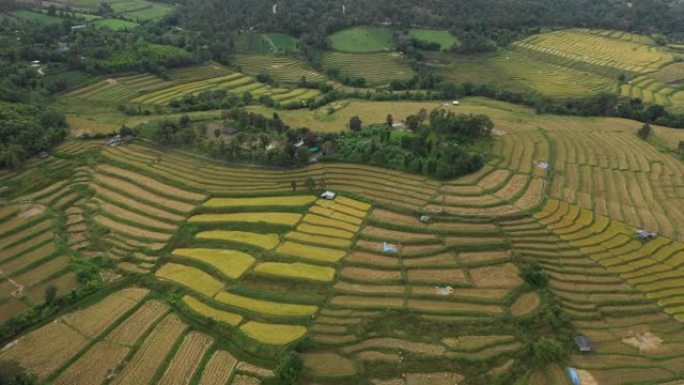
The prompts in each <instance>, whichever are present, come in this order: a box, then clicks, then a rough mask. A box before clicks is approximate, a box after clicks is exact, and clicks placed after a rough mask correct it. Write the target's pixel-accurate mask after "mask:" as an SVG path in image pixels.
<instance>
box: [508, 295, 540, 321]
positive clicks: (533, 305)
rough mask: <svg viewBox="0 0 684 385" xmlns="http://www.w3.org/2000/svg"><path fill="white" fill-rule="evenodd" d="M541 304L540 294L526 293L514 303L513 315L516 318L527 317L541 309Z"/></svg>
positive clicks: (512, 307)
mask: <svg viewBox="0 0 684 385" xmlns="http://www.w3.org/2000/svg"><path fill="white" fill-rule="evenodd" d="M539 303H540V299H539V294H537V293H535V292H532V293H525V294H523V295H521V296H520V297H519V298H518V299H516V300H515V302H513V305H511V313H512V314H513V315H514V316H516V317H522V316H526V315H528V314H530V313H532V312H533V311H535V310H536V309H537V308H538V307H539Z"/></svg>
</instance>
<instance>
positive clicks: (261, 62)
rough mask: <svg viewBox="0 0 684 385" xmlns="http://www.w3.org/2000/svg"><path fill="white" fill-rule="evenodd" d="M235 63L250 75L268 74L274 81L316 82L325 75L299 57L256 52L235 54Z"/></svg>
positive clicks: (291, 82)
mask: <svg viewBox="0 0 684 385" xmlns="http://www.w3.org/2000/svg"><path fill="white" fill-rule="evenodd" d="M235 64H236V65H238V66H240V70H242V72H244V73H246V74H247V75H250V76H257V75H259V74H269V75H270V76H271V77H272V78H273V79H274V80H275V81H277V82H279V83H285V84H295V83H299V82H300V81H301V80H302V77H304V78H305V79H306V81H308V82H317V81H322V80H325V77H324V76H323V75H322V74H320V73H318V72H316V71H314V70H312V69H310V68H309V67H308V66H307V65H306V63H304V62H303V61H302V60H301V59H299V58H296V57H290V56H272V55H263V54H262V55H258V54H239V55H236V56H235Z"/></svg>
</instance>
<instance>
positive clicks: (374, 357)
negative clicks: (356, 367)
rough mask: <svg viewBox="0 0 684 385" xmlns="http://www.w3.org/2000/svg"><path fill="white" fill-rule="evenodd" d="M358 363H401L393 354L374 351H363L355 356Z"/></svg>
mask: <svg viewBox="0 0 684 385" xmlns="http://www.w3.org/2000/svg"><path fill="white" fill-rule="evenodd" d="M356 358H357V359H358V360H360V361H384V362H391V363H399V362H401V356H400V355H399V354H393V353H382V352H376V351H365V352H361V353H359V354H357V355H356Z"/></svg>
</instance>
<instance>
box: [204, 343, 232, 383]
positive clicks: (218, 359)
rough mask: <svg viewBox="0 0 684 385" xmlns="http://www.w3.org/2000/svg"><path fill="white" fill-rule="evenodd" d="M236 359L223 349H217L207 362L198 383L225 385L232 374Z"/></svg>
mask: <svg viewBox="0 0 684 385" xmlns="http://www.w3.org/2000/svg"><path fill="white" fill-rule="evenodd" d="M235 365H237V360H236V359H235V357H233V356H232V355H231V354H230V353H228V352H226V351H224V350H217V351H216V352H215V353H214V354H213V355H212V356H211V358H210V359H209V362H207V365H206V366H205V367H204V371H203V372H202V375H201V377H200V380H199V385H226V383H227V382H228V379H230V376H231V375H232V374H233V371H234V370H235Z"/></svg>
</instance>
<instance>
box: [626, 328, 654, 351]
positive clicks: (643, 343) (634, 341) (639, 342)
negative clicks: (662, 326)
mask: <svg viewBox="0 0 684 385" xmlns="http://www.w3.org/2000/svg"><path fill="white" fill-rule="evenodd" d="M622 342H624V343H626V344H627V345H632V346H634V347H635V348H637V349H639V351H640V352H657V351H658V350H660V349H661V346H662V343H663V340H662V339H661V338H660V337H658V336H657V335H655V334H653V333H651V332H645V333H643V334H637V335H635V336H633V337H627V338H623V339H622Z"/></svg>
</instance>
